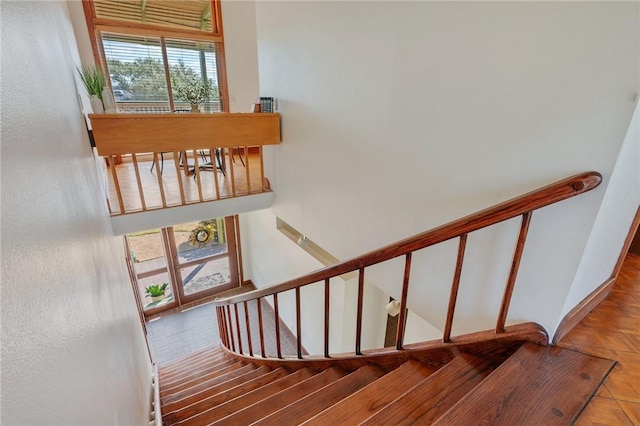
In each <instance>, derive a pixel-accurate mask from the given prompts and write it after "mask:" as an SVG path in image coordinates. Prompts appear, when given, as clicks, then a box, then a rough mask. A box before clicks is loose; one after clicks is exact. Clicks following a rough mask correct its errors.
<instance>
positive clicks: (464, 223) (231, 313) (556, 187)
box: [214, 172, 602, 359]
mask: <svg viewBox="0 0 640 426" xmlns="http://www.w3.org/2000/svg"><path fill="white" fill-rule="evenodd" d="M601 181H602V176H601V175H600V174H599V173H598V172H587V173H582V174H579V175H575V176H572V177H569V178H567V179H563V180H561V181H558V182H556V183H553V184H551V185H548V186H545V187H543V188H540V189H537V190H535V191H532V192H530V193H528V194H525V195H522V196H520V197H516V198H514V199H511V200H509V201H506V202H503V203H500V204H498V205H496V206H493V207H491V208H488V209H485V210H482V211H480V212H477V213H474V214H472V215H469V216H466V217H464V218H461V219H458V220H456V221H453V222H450V223H448V224H445V225H442V226H439V227H437V228H434V229H431V230H429V231H426V232H423V233H421V234H418V235H415V236H413V237H410V238H407V239H404V240H402V241H399V242H396V243H394V244H391V245H388V246H385V247H382V248H380V249H378V250H375V251H372V252H369V253H367V254H364V255H362V256H358V257H356V258H353V259H350V260H347V261H344V262H340V263H338V264H336V265H333V266H330V267H327V268H324V269H320V270H318V271H314V272H311V273H309V274H307V275H305V276H302V277H300V278H296V279H293V280H290V281H287V282H284V283H282V284H279V285H275V286H272V287H268V288H263V289H259V290H255V291H252V292H249V293H245V294H242V295H237V296H233V297H229V298H226V299H222V300H217V301H215V302H214V304H215V307H216V310H217V317H218V326H219V331H220V336H221V340H222V343H223V345H224V346H225V347H226V348H227V349H229V350H230V351H232V352H236V353H241V354H245V355H248V356H256V355H258V356H261V357H267V354H266V353H265V331H266V330H265V319H264V318H263V310H264V308H263V300H265V298H267V297H270V298H272V299H273V321H274V323H273V330H274V331H273V333H274V335H273V336H271V337H272V338H273V339H275V342H276V347H277V349H276V354H275V356H276V357H277V358H283V356H282V348H281V340H282V336H281V320H280V317H279V309H280V306H279V302H278V295H281V294H282V293H283V292H286V291H294V292H295V323H296V325H295V340H296V352H297V358H298V359H303V348H302V327H301V308H300V306H301V302H300V289H301V288H302V287H305V286H309V285H312V284H316V283H324V326H323V340H324V341H323V348H324V350H323V353H322V356H323V357H325V358H329V357H330V355H331V351H330V348H329V331H330V330H329V324H330V302H329V301H330V280H331V279H332V278H335V277H338V276H340V275H343V274H346V273H350V272H355V271H357V273H358V293H357V305H356V330H355V342H354V354H355V355H356V356H357V355H362V345H361V342H362V317H363V300H364V290H365V270H366V268H368V267H370V266H373V265H376V264H379V263H383V262H387V261H390V260H392V259H396V258H404V273H403V277H402V293H401V298H400V314H399V315H400V317H399V319H398V329H397V333H396V342H395V349H396V350H402V349H403V345H404V335H405V325H406V318H407V306H408V294H409V279H410V276H411V261H412V254H413V253H414V252H416V251H417V250H421V249H424V248H426V247H430V246H434V245H436V244H439V243H442V242H444V241H448V240H451V239H454V238H458V251H457V260H456V266H455V270H454V274H453V281H452V284H451V290H450V295H449V300H448V308H447V314H446V320H445V324H444V331H443V335H442V342H444V343H448V342H450V341H451V328H452V324H453V320H454V316H455V308H456V301H457V298H458V292H459V284H460V276H461V273H462V268H463V262H464V255H465V249H466V243H467V237H468V235H469V234H470V233H472V232H474V231H478V230H480V229H483V228H487V227H490V226H492V225H495V224H497V223H500V222H503V221H506V220H508V219H512V218H516V217H518V216H520V217H521V224H520V230H519V233H518V239H517V242H516V245H515V249H514V253H513V257H512V259H511V267H510V270H509V275H508V278H507V282H506V285H505V289H504V292H503V295H502V301H501V304H500V309H499V312H498V316H497V319H496V324H495V333H496V334H501V333H504V332H505V322H506V319H507V313H508V311H509V306H510V303H511V297H512V294H513V290H514V287H515V283H516V278H517V275H518V269H519V266H520V261H521V258H522V253H523V250H524V246H525V242H526V238H527V233H528V230H529V224H530V223H531V217H532V214H533V212H534V211H535V210H537V209H540V208H542V207H545V206H548V205H550V204H553V203H556V202H559V201H562V200H564V199H567V198H570V197H573V196H576V195H579V194H582V193H584V192H587V191H589V190H591V189H593V188H595V187H597V186H598V185H599V184H600V182H601ZM251 304H254V305H255V308H253V307H252V306H251ZM239 306H240V308H241V309H242V311H243V313H244V318H243V321H241V318H240V314H239V308H238V307H239ZM250 309H255V310H256V312H257V320H256V321H253V322H252V321H250V315H249V310H250ZM270 316H271V315H270ZM269 328H270V329H271V327H269ZM252 333H253V335H255V334H256V333H257V334H258V335H259V342H260V352H259V354H256V353H254V352H255V351H254V348H253V343H252ZM243 341H244V342H247V347H246V348H245V347H243V344H242V343H243ZM245 349H246V351H245ZM312 355H313V356H316V357H317V356H318V355H320V354H312Z"/></svg>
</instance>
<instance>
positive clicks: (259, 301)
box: [256, 297, 267, 358]
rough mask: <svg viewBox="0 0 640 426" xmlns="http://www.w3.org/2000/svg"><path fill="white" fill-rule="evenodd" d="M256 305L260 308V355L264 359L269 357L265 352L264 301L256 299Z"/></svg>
mask: <svg viewBox="0 0 640 426" xmlns="http://www.w3.org/2000/svg"><path fill="white" fill-rule="evenodd" d="M256 305H257V306H258V327H259V328H260V353H261V354H262V357H263V358H266V357H267V354H266V353H265V351H264V328H263V326H262V301H261V298H259V297H258V298H257V299H256Z"/></svg>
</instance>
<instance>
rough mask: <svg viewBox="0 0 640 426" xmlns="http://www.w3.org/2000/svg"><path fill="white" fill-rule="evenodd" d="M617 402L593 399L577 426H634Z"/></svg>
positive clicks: (577, 421) (599, 398) (598, 398)
mask: <svg viewBox="0 0 640 426" xmlns="http://www.w3.org/2000/svg"><path fill="white" fill-rule="evenodd" d="M635 424H636V423H633V422H632V421H631V420H630V419H629V417H628V416H627V415H626V414H625V412H624V410H623V409H622V407H620V405H618V403H617V402H616V400H614V399H608V398H601V397H599V396H595V397H593V399H592V400H591V402H590V403H589V405H588V406H587V408H585V410H584V411H583V413H582V414H581V415H580V417H579V418H578V420H576V422H575V426H589V425H611V426H634V425H635Z"/></svg>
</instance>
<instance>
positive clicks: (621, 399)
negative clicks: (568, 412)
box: [558, 253, 640, 426]
mask: <svg viewBox="0 0 640 426" xmlns="http://www.w3.org/2000/svg"><path fill="white" fill-rule="evenodd" d="M558 346H560V347H564V348H570V349H574V350H577V351H579V352H582V353H585V354H590V355H595V356H599V357H602V358H608V359H612V360H615V361H617V363H616V365H615V367H614V368H613V370H612V371H611V373H610V374H609V376H608V377H607V379H606V380H605V382H604V384H603V385H602V386H601V387H600V389H598V392H597V393H596V395H595V396H594V397H593V398H592V399H591V401H590V402H589V404H588V405H587V407H586V408H585V410H584V411H583V412H582V414H581V416H580V417H579V418H578V421H577V422H576V425H608V426H609V425H640V256H638V255H636V254H633V253H629V254H628V255H627V257H626V259H625V261H624V264H623V266H622V270H621V271H620V275H619V276H618V279H617V281H616V283H615V285H614V288H613V291H611V294H609V296H608V297H607V298H606V299H605V300H603V301H602V303H600V305H598V306H597V307H596V308H595V309H594V310H593V311H591V312H590V313H589V314H588V315H587V316H586V317H585V318H584V319H583V320H582V321H581V322H580V323H579V324H578V325H577V326H576V327H575V328H574V329H573V330H571V332H569V333H568V334H567V335H566V336H565V337H564V338H563V339H562V340H560V342H558Z"/></svg>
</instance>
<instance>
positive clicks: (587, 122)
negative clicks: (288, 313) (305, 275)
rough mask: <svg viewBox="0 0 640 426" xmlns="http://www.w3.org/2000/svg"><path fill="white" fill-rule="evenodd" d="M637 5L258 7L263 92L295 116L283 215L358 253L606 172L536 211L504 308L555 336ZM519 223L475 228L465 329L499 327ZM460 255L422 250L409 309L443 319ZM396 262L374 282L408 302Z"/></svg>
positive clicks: (617, 129) (629, 80)
mask: <svg viewBox="0 0 640 426" xmlns="http://www.w3.org/2000/svg"><path fill="white" fill-rule="evenodd" d="M639 7H640V5H639V4H638V3H635V2H614V3H611V2H268V1H264V2H263V1H260V2H256V18H257V37H258V57H259V69H260V91H261V94H263V95H272V96H277V97H278V98H279V99H280V101H281V104H280V106H281V109H282V111H283V119H282V125H283V129H282V130H283V144H282V145H280V146H278V147H276V148H274V149H272V150H269V152H268V154H269V155H271V156H272V158H269V161H268V164H267V167H268V170H269V172H268V176H269V177H270V178H271V180H272V182H273V184H274V188H275V191H276V200H275V204H274V207H273V208H272V212H273V214H275V215H277V216H279V217H282V218H283V220H285V221H287V222H288V223H290V224H291V225H292V226H294V227H295V228H297V229H298V230H300V231H301V232H303V233H305V234H307V235H308V236H309V237H310V238H311V239H313V240H314V241H315V242H317V243H318V244H319V245H321V246H322V247H324V248H326V249H327V250H328V251H330V252H332V253H333V254H335V255H336V256H337V257H338V258H342V259H345V258H349V257H352V256H355V255H358V254H360V253H362V252H365V251H367V250H371V249H374V248H376V247H379V246H381V245H384V244H387V243H390V242H392V241H395V240H398V239H400V238H403V237H406V236H409V235H413V234H415V233H417V232H420V231H423V230H425V229H429V228H431V227H433V226H437V225H439V224H442V223H445V222H447V221H449V220H453V219H455V218H458V217H461V216H463V215H465V214H468V213H471V212H473V211H477V210H479V209H481V208H484V207H487V206H489V205H492V204H494V203H497V202H500V201H502V200H505V199H508V198H510V197H513V196H516V195H519V194H521V193H524V192H526V191H528V190H531V189H534V188H536V187H539V186H542V185H544V184H547V183H550V182H552V181H554V180H557V179H560V178H563V177H565V176H568V175H571V174H574V173H577V172H581V171H585V170H592V169H595V170H598V171H600V172H602V173H603V175H604V178H605V182H604V185H602V186H601V188H599V189H597V190H595V191H593V192H591V193H589V194H587V195H585V196H582V197H578V198H575V199H571V200H568V201H566V202H564V203H563V204H561V205H555V206H551V207H548V208H545V209H543V210H541V211H539V212H537V213H536V214H534V217H533V222H532V225H531V233H530V237H529V240H528V243H527V247H526V249H525V260H524V262H523V264H522V267H521V271H520V275H519V279H518V283H517V286H516V290H515V294H514V298H513V305H512V309H511V311H510V316H509V320H510V321H520V320H523V319H526V320H533V321H537V322H539V323H541V324H542V325H543V326H545V327H546V328H547V330H549V331H550V332H553V330H554V328H555V326H556V324H557V321H558V318H559V317H560V314H561V313H562V310H563V307H564V302H565V299H566V297H567V295H568V293H569V291H570V288H571V286H572V283H573V282H574V278H575V275H576V271H577V269H578V265H579V263H580V261H581V258H582V254H583V251H584V248H585V245H586V243H587V239H588V237H589V234H590V232H591V228H592V226H593V224H594V220H595V218H596V215H597V212H598V209H599V207H600V203H601V201H602V197H603V195H604V192H605V189H606V186H607V184H608V181H609V178H610V176H611V173H612V171H613V167H614V164H615V162H616V159H617V157H618V153H619V151H620V148H621V145H622V141H623V139H624V136H625V132H626V129H627V127H628V125H629V122H630V119H631V115H632V113H633V108H634V97H635V96H636V94H637V93H638V91H639V82H638V74H639V65H638V64H639V59H638V52H639V51H640V48H639V45H638V43H639V41H638V40H639V37H638V34H639V23H638V20H639V13H638V12H639V11H638V8H639ZM518 226H519V225H518V222H517V221H510V222H507V223H505V224H503V225H501V226H500V227H498V228H497V229H495V230H494V231H491V232H481V233H478V234H477V235H472V236H471V237H470V239H469V245H468V253H467V257H466V259H465V262H466V265H465V270H464V272H463V277H462V283H461V286H462V289H463V296H462V297H461V299H460V300H459V304H458V309H457V317H456V321H455V323H454V334H455V333H456V332H464V331H468V330H471V329H474V330H475V329H477V328H490V327H492V326H493V324H494V322H495V317H496V312H497V308H498V305H499V300H500V294H501V291H502V288H503V286H504V282H505V279H506V274H507V272H508V267H509V263H510V258H511V255H512V252H513V247H514V241H515V238H516V234H517V229H518ZM253 228H254V229H252V232H262V231H261V229H260V228H259V227H253ZM455 249H456V244H455V242H454V243H451V244H446V245H444V246H443V247H442V248H440V249H437V250H427V252H428V253H427V252H425V253H419V254H417V255H416V256H415V258H414V263H413V264H414V271H413V273H412V301H413V303H414V306H411V309H412V310H413V311H414V312H415V313H416V314H418V315H420V316H421V317H423V318H424V319H426V320H427V321H429V322H430V323H432V324H434V325H435V326H436V327H438V328H441V326H442V322H443V320H444V316H445V313H446V302H445V301H446V300H447V297H448V292H449V285H450V282H451V275H452V273H453V267H454V264H455ZM611 250H615V247H611ZM427 254H428V256H427ZM290 260H291V262H293V263H295V262H296V261H297V258H292V259H290ZM251 262H252V263H253V265H252V269H253V270H260V271H261V274H262V275H263V276H273V277H276V276H279V275H282V274H283V271H281V270H277V268H278V267H277V266H274V265H271V264H269V262H267V261H264V260H262V259H259V258H258V257H256V256H253V257H252V260H251ZM394 268H395V267H392V266H390V267H388V268H380V270H379V271H377V272H376V273H377V274H379V275H378V276H376V275H375V274H369V275H368V277H369V279H370V280H372V281H373V282H374V283H375V284H376V285H378V286H379V287H380V288H381V289H383V290H384V291H385V292H386V293H388V294H391V295H392V296H394V297H398V296H399V293H400V285H401V277H402V270H401V268H398V273H391V270H392V269H394Z"/></svg>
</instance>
